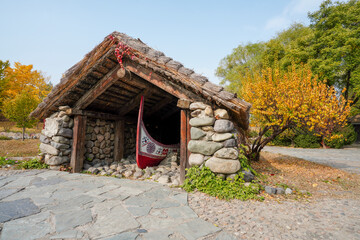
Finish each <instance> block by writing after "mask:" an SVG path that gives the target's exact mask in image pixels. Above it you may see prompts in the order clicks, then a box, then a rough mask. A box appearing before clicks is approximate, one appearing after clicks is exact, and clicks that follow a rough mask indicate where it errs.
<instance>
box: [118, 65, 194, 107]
mask: <svg viewBox="0 0 360 240" xmlns="http://www.w3.org/2000/svg"><path fill="white" fill-rule="evenodd" d="M125 67H126V69H128V70H130V71H131V72H133V73H134V74H136V75H138V76H139V77H141V78H143V79H145V80H146V81H148V82H150V83H152V84H154V85H155V86H157V87H159V88H160V89H162V90H164V91H165V92H168V93H170V94H171V95H173V96H175V97H177V98H183V99H188V100H192V99H195V100H196V99H199V96H197V95H196V94H194V93H192V92H190V91H188V90H186V89H184V88H181V87H180V86H178V85H176V84H174V83H172V82H170V81H168V80H166V79H164V78H163V77H161V76H159V75H158V74H156V73H154V72H152V70H151V69H148V68H145V67H143V66H141V65H140V64H138V63H135V62H133V61H125Z"/></svg>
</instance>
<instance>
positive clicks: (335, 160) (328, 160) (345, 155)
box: [263, 146, 360, 174]
mask: <svg viewBox="0 0 360 240" xmlns="http://www.w3.org/2000/svg"><path fill="white" fill-rule="evenodd" d="M263 151H265V152H272V153H280V154H283V155H288V156H293V157H297V158H302V159H305V160H308V161H312V162H316V163H320V164H324V165H329V166H331V167H335V168H339V169H341V170H345V171H348V172H352V173H358V174H360V147H348V148H344V149H318V148H317V149H309V148H290V147H273V146H266V147H265V148H264V150H263Z"/></svg>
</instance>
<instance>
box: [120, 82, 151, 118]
mask: <svg viewBox="0 0 360 240" xmlns="http://www.w3.org/2000/svg"><path fill="white" fill-rule="evenodd" d="M149 93H151V90H150V89H149V88H145V89H143V90H142V91H141V92H140V93H138V94H137V95H136V96H135V97H134V98H133V99H131V100H130V101H129V102H128V103H126V104H125V105H124V106H123V107H122V108H121V109H120V110H119V112H118V114H119V115H120V116H124V115H125V114H127V113H128V112H130V111H131V110H133V109H134V108H136V107H138V106H139V104H140V100H141V96H147V95H148V94H149Z"/></svg>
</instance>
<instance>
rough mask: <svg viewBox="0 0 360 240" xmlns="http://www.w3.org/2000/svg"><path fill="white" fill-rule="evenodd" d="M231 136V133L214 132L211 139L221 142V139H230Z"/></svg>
mask: <svg viewBox="0 0 360 240" xmlns="http://www.w3.org/2000/svg"><path fill="white" fill-rule="evenodd" d="M232 137H233V135H232V134H231V133H215V134H214V135H213V136H212V140H213V141H214V142H222V141H225V140H227V139H230V138H232Z"/></svg>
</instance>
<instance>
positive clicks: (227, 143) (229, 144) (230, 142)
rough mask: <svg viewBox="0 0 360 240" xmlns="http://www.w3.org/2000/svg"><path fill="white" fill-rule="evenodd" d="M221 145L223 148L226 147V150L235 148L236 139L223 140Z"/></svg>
mask: <svg viewBox="0 0 360 240" xmlns="http://www.w3.org/2000/svg"><path fill="white" fill-rule="evenodd" d="M223 144H224V147H226V148H231V147H237V144H236V139H234V138H231V139H228V140H225V141H224V142H223Z"/></svg>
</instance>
